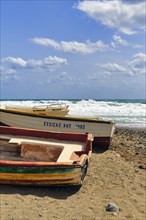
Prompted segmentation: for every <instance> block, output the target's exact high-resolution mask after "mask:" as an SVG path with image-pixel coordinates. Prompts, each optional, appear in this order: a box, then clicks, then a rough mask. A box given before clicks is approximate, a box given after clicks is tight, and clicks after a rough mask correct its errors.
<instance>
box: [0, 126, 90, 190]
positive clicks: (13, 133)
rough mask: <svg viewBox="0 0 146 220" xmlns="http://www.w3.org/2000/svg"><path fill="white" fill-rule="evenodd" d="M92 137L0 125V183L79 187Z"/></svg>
mask: <svg viewBox="0 0 146 220" xmlns="http://www.w3.org/2000/svg"><path fill="white" fill-rule="evenodd" d="M91 152H92V135H91V134H76V133H55V132H48V131H42V130H34V129H24V128H14V127H6V126H0V154H1V157H0V184H16V185H39V186H40V185H45V186H48V185H82V183H83V180H84V178H85V176H86V172H87V167H88V163H89V159H90V157H91Z"/></svg>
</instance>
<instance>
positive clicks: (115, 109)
mask: <svg viewBox="0 0 146 220" xmlns="http://www.w3.org/2000/svg"><path fill="white" fill-rule="evenodd" d="M52 102H53V103H58V104H60V103H65V104H67V105H69V110H70V111H69V115H82V116H94V117H101V118H103V119H108V120H109V119H110V120H113V121H114V122H115V123H116V126H117V127H128V128H129V127H130V128H133V127H135V128H146V100H144V99H114V100H109V99H102V100H101V99H100V100H94V99H88V100H85V99H81V100H75V99H62V100H61V99H58V100H53V99H52V100H51V99H13V100H12V99H11V100H8V99H7V100H6V99H1V106H3V105H23V106H38V105H47V104H50V103H52Z"/></svg>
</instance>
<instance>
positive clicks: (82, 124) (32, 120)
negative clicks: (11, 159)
mask: <svg viewBox="0 0 146 220" xmlns="http://www.w3.org/2000/svg"><path fill="white" fill-rule="evenodd" d="M0 118H1V122H2V123H3V124H5V125H8V126H12V127H24V128H31V129H40V130H46V131H55V132H75V133H91V134H92V135H93V136H94V141H93V146H94V147H103V148H108V147H109V146H110V143H111V140H112V137H113V133H114V128H115V124H114V123H113V122H111V121H104V120H95V119H89V118H80V117H69V116H66V117H57V116H54V117H53V116H52V117H51V116H38V115H34V114H22V113H18V112H14V111H6V110H0Z"/></svg>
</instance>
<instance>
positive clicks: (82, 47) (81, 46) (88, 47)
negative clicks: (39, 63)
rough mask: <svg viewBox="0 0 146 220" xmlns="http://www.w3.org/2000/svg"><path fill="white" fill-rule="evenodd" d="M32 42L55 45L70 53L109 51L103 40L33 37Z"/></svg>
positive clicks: (55, 47) (56, 48)
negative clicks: (79, 40)
mask: <svg viewBox="0 0 146 220" xmlns="http://www.w3.org/2000/svg"><path fill="white" fill-rule="evenodd" d="M32 42H34V43H36V44H39V45H42V46H49V47H53V48H54V49H55V50H62V51H64V52H68V53H79V54H91V53H95V52H96V51H100V52H104V51H107V49H108V48H109V46H108V45H107V44H104V43H103V42H102V41H101V40H99V41H97V42H91V41H89V40H88V41H86V42H85V43H82V42H77V41H68V42H67V41H61V42H57V41H55V40H52V39H49V38H37V37H35V38H33V39H32Z"/></svg>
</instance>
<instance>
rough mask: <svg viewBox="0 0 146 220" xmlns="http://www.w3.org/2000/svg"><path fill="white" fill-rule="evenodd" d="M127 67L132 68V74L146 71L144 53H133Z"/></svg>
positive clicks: (145, 55)
mask: <svg viewBox="0 0 146 220" xmlns="http://www.w3.org/2000/svg"><path fill="white" fill-rule="evenodd" d="M128 66H129V68H131V69H132V71H133V73H134V74H145V73H146V54H143V53H138V54H135V55H134V56H133V57H132V59H131V61H129V62H128Z"/></svg>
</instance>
